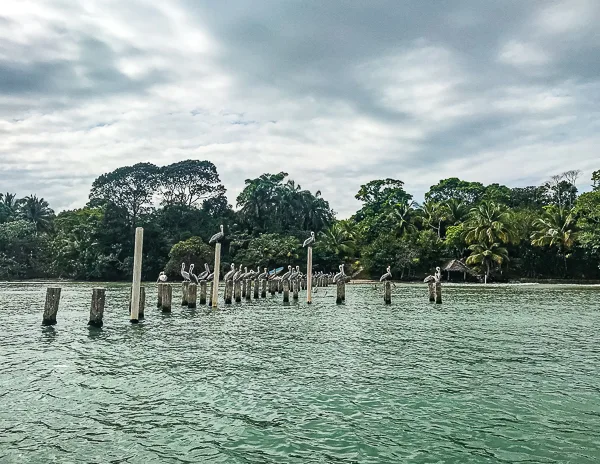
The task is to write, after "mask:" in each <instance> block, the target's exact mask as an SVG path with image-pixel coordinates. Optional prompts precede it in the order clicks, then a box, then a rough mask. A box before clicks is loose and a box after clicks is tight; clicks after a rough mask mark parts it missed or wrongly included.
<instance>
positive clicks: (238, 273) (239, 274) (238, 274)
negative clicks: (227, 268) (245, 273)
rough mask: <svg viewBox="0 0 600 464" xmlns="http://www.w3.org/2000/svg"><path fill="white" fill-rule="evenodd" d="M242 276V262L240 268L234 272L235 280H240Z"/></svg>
mask: <svg viewBox="0 0 600 464" xmlns="http://www.w3.org/2000/svg"><path fill="white" fill-rule="evenodd" d="M241 276H242V265H241V264H240V268H239V270H238V271H237V272H236V273H234V274H233V281H234V282H237V281H238V280H240V277H241Z"/></svg>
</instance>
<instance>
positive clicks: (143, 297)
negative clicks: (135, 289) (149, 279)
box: [138, 286, 146, 319]
mask: <svg viewBox="0 0 600 464" xmlns="http://www.w3.org/2000/svg"><path fill="white" fill-rule="evenodd" d="M145 307H146V287H144V286H140V306H139V308H138V319H144V309H145Z"/></svg>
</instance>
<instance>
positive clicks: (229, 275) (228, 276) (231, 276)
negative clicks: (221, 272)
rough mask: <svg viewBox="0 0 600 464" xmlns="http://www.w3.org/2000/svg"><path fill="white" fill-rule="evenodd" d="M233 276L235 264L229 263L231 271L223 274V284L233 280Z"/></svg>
mask: <svg viewBox="0 0 600 464" xmlns="http://www.w3.org/2000/svg"><path fill="white" fill-rule="evenodd" d="M233 274H235V264H233V263H231V270H230V271H229V272H228V273H227V274H225V277H223V280H224V281H225V282H227V281H229V280H231V279H233Z"/></svg>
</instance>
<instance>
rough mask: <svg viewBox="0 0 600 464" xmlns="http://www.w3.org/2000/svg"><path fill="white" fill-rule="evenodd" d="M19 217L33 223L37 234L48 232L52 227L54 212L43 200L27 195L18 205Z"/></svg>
mask: <svg viewBox="0 0 600 464" xmlns="http://www.w3.org/2000/svg"><path fill="white" fill-rule="evenodd" d="M19 212H20V213H21V217H23V219H26V220H28V221H31V222H33V224H34V225H35V228H36V230H37V231H38V232H48V231H49V230H50V228H51V227H52V221H53V219H54V211H52V209H51V208H50V205H49V204H48V202H47V201H46V200H44V199H43V198H38V197H37V196H35V195H29V196H27V197H25V198H23V200H22V201H21V202H20V203H19Z"/></svg>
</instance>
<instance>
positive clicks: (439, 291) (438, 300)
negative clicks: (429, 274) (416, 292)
mask: <svg viewBox="0 0 600 464" xmlns="http://www.w3.org/2000/svg"><path fill="white" fill-rule="evenodd" d="M435 303H436V304H442V283H441V282H436V283H435Z"/></svg>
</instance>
